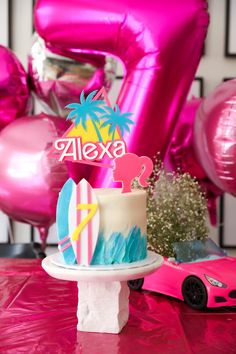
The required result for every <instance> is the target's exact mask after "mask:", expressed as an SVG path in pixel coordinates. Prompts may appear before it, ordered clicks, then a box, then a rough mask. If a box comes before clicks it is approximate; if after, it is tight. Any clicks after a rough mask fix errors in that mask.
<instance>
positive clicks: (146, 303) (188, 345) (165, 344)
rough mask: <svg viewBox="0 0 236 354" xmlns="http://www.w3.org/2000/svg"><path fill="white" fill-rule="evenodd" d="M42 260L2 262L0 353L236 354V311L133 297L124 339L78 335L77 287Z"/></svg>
mask: <svg viewBox="0 0 236 354" xmlns="http://www.w3.org/2000/svg"><path fill="white" fill-rule="evenodd" d="M40 263H41V262H40V261H39V260H23V259H0V353H7V354H8V353H14V354H18V353H30V354H31V353H40V354H41V353H45V354H50V353H53V354H54V353H56V354H60V353H67V354H70V353H82V354H118V353H119V354H135V353H138V354H152V353H161V354H169V353H175V354H182V353H184V354H190V353H198V354H199V353H200V354H203V353H206V354H211V353H214V354H217V353H227V354H229V353H236V310H235V309H220V310H219V309H218V310H217V311H216V310H207V311H204V312H199V311H194V310H191V309H190V308H188V307H187V306H186V305H185V304H184V303H182V302H180V301H177V300H174V299H171V298H168V297H165V296H163V295H159V294H156V293H152V292H148V291H142V292H131V295H130V317H129V321H128V324H127V325H126V327H125V328H124V329H123V331H122V332H121V333H120V334H119V335H115V334H98V333H84V332H78V331H77V330H76V324H77V318H76V310H77V299H78V293H77V284H76V283H75V282H67V281H60V280H56V279H53V278H51V277H49V276H48V275H47V274H46V273H45V272H44V271H43V269H42V268H41V264H40Z"/></svg>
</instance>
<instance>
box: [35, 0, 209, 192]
mask: <svg viewBox="0 0 236 354" xmlns="http://www.w3.org/2000/svg"><path fill="white" fill-rule="evenodd" d="M35 25H36V29H37V31H38V33H39V35H40V36H41V37H42V38H44V40H45V41H46V43H47V45H48V47H49V48H51V50H53V51H55V52H57V53H59V54H63V55H73V56H74V57H76V55H77V53H78V52H79V51H82V52H84V53H86V52H90V53H91V51H93V52H94V53H107V54H111V55H113V56H116V57H118V58H119V59H120V60H121V61H122V62H123V64H124V67H125V70H126V73H125V78H124V81H123V85H122V88H121V90H120V92H119V97H118V105H119V107H120V109H121V112H132V113H133V118H134V121H135V125H134V127H133V128H132V131H131V134H130V135H128V136H126V137H125V139H126V141H127V143H128V149H129V151H130V152H133V153H136V154H137V155H140V156H141V155H147V156H150V157H153V156H154V155H155V153H156V152H157V151H160V152H161V155H162V157H163V156H164V153H165V151H166V148H167V145H168V142H169V139H170V137H171V134H172V130H173V128H174V125H175V122H176V119H177V117H178V114H179V112H180V110H181V106H182V104H183V103H184V100H185V97H186V94H187V92H188V90H189V87H190V84H191V82H192V80H193V77H194V74H195V71H196V68H197V66H198V63H199V60H200V57H201V53H202V48H203V42H204V38H205V35H206V31H207V26H208V14H207V3H206V1H205V0H182V1H176V0H165V1H163V0H150V1H148V2H145V1H141V0H138V1H137V0H120V1H115V2H114V1H108V0H100V1H99V2H98V1H96V0H70V1H58V0H39V1H38V2H37V5H36V8H35ZM111 180H112V176H111V173H110V171H107V170H105V169H101V170H99V171H98V170H96V169H94V173H93V176H92V177H91V183H92V185H93V186H94V185H96V186H108V185H110V183H111Z"/></svg>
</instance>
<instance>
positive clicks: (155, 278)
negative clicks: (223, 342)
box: [128, 239, 236, 310]
mask: <svg viewBox="0 0 236 354" xmlns="http://www.w3.org/2000/svg"><path fill="white" fill-rule="evenodd" d="M173 248H174V252H175V255H176V257H175V258H168V259H167V258H165V260H164V263H163V266H162V267H161V268H159V269H158V270H157V271H156V272H155V273H153V274H151V275H149V276H147V277H145V279H136V280H132V281H129V283H128V284H129V287H130V288H131V289H134V290H138V289H141V288H142V287H143V288H144V289H147V290H151V291H156V292H159V293H162V294H165V295H168V296H172V297H175V298H177V299H180V300H184V301H185V302H186V303H187V304H188V305H189V306H191V307H192V308H194V309H198V310H200V309H204V308H205V307H221V306H236V258H233V257H228V256H227V254H226V253H225V252H224V251H223V250H222V249H221V248H220V247H218V246H217V245H216V244H215V243H214V242H213V241H212V240H211V239H207V240H204V241H199V240H195V241H182V242H176V243H174V246H173Z"/></svg>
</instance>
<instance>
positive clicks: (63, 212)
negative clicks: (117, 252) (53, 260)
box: [57, 178, 100, 266]
mask: <svg viewBox="0 0 236 354" xmlns="http://www.w3.org/2000/svg"><path fill="white" fill-rule="evenodd" d="M99 218H100V216H99V209H98V201H97V198H96V194H95V193H94V190H93V189H92V187H91V186H90V184H89V183H88V182H87V181H86V180H85V179H82V180H81V181H80V183H79V184H78V185H76V183H75V182H74V181H73V180H72V179H71V178H70V179H68V180H67V182H66V183H65V184H64V186H63V188H62V190H61V192H60V194H59V198H58V203H57V234H58V238H59V242H58V248H59V251H60V252H61V253H62V255H63V258H64V260H65V262H66V263H67V264H74V263H77V264H79V265H84V266H88V265H89V264H90V263H91V260H92V257H93V254H94V250H95V247H96V244H97V239H98V231H99Z"/></svg>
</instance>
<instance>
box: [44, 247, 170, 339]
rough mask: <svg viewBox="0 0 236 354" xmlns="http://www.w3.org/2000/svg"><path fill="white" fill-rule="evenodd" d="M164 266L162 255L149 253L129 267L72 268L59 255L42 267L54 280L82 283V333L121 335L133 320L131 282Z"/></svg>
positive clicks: (47, 258)
mask: <svg viewBox="0 0 236 354" xmlns="http://www.w3.org/2000/svg"><path fill="white" fill-rule="evenodd" d="M162 263H163V257H162V256H160V255H158V254H156V253H154V252H150V251H149V252H148V256H147V258H146V259H145V260H143V261H139V262H133V263H129V264H128V263H127V264H117V265H111V266H90V267H82V266H68V265H66V264H64V262H63V260H62V259H61V258H60V255H59V254H58V253H57V254H54V255H51V256H48V257H46V258H44V260H43V261H42V267H43V269H44V270H45V271H46V272H47V273H48V274H49V275H50V276H52V277H54V278H57V279H62V280H72V281H77V282H78V288H79V301H78V311H77V316H78V325H77V328H78V330H80V331H85V332H100V333H119V332H120V331H121V330H122V328H123V327H124V326H125V324H126V323H127V321H128V317H129V293H130V291H129V287H128V285H127V281H128V280H132V279H138V278H143V277H144V276H145V275H147V274H150V273H152V272H154V271H155V270H156V269H157V268H159V267H160V266H161V265H162Z"/></svg>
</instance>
